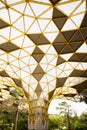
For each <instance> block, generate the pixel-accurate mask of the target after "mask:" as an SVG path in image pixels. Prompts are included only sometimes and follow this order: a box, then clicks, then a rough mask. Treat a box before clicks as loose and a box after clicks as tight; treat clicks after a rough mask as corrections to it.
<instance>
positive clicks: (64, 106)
mask: <svg viewBox="0 0 87 130" xmlns="http://www.w3.org/2000/svg"><path fill="white" fill-rule="evenodd" d="M70 107H71V106H70V105H69V104H68V103H66V102H65V101H63V102H61V103H60V104H59V106H58V107H56V109H57V110H59V111H60V113H59V114H60V115H63V116H65V117H66V119H67V122H66V123H67V129H68V130H72V129H71V122H70V115H72V110H71V108H70Z"/></svg>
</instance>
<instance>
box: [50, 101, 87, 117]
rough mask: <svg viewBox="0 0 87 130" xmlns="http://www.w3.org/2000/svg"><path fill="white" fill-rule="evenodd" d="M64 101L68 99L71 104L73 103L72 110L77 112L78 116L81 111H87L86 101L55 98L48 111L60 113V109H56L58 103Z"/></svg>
mask: <svg viewBox="0 0 87 130" xmlns="http://www.w3.org/2000/svg"><path fill="white" fill-rule="evenodd" d="M62 101H66V102H67V103H68V104H69V105H71V109H72V111H74V112H76V113H77V115H78V116H80V115H81V113H83V112H85V111H87V104H85V103H84V102H78V103H76V102H73V101H69V100H61V99H54V100H52V102H51V103H50V106H49V110H48V113H49V114H58V113H59V112H58V110H56V107H58V104H59V103H60V102H62Z"/></svg>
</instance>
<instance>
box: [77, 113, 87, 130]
mask: <svg viewBox="0 0 87 130" xmlns="http://www.w3.org/2000/svg"><path fill="white" fill-rule="evenodd" d="M74 129H75V130H87V112H86V113H83V114H81V116H80V117H79V118H78V120H76V121H75V123H74Z"/></svg>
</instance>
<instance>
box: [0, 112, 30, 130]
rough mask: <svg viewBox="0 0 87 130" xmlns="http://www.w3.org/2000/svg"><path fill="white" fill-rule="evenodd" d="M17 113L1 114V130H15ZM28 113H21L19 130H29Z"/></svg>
mask: <svg viewBox="0 0 87 130" xmlns="http://www.w3.org/2000/svg"><path fill="white" fill-rule="evenodd" d="M14 120H15V112H11V113H8V112H2V113H0V130H13V125H14ZM27 120H28V119H27V113H19V118H18V124H17V130H27V129H28V125H27Z"/></svg>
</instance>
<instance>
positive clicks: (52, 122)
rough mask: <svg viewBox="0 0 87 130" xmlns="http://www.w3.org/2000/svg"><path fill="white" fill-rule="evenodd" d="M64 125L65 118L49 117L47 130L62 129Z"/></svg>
mask: <svg viewBox="0 0 87 130" xmlns="http://www.w3.org/2000/svg"><path fill="white" fill-rule="evenodd" d="M64 125H65V118H64V117H62V116H58V115H49V130H54V129H58V128H60V127H61V128H62V127H63V126H64ZM61 130H62V129H61Z"/></svg>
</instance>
